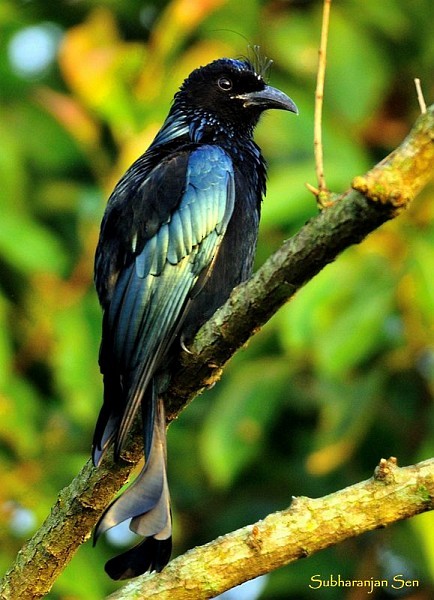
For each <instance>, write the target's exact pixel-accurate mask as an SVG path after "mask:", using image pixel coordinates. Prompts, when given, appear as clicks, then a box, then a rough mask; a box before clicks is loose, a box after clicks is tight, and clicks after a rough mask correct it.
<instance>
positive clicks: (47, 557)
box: [0, 105, 434, 600]
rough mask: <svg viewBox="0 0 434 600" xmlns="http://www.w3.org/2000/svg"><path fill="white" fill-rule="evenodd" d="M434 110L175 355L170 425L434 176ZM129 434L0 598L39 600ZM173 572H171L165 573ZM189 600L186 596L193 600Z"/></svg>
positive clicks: (59, 514) (46, 527) (97, 504)
mask: <svg viewBox="0 0 434 600" xmlns="http://www.w3.org/2000/svg"><path fill="white" fill-rule="evenodd" d="M433 141H434V105H433V106H431V107H430V108H429V109H428V110H427V112H426V113H425V114H423V115H421V116H420V117H419V119H418V120H417V122H416V124H415V126H414V127H413V129H412V131H411V133H410V134H409V136H408V137H407V138H406V139H405V140H404V141H403V143H402V144H401V145H400V146H399V147H398V148H397V149H396V150H395V151H394V152H392V154H390V155H389V156H388V157H387V158H386V159H384V160H383V161H382V162H381V163H379V164H378V165H377V166H376V167H374V168H373V169H372V170H371V171H369V173H367V174H366V175H364V176H362V177H357V178H356V179H355V180H354V182H353V187H352V188H351V189H349V190H347V191H346V192H345V193H344V194H342V195H340V196H339V197H338V198H337V199H336V201H335V202H334V204H333V205H332V206H331V207H330V208H327V209H326V210H323V211H322V212H321V213H320V214H319V215H318V216H317V217H315V218H313V219H311V220H310V221H309V222H308V223H307V224H306V225H305V226H304V227H303V228H302V229H301V230H300V231H299V233H298V234H297V235H295V236H294V237H293V238H291V239H290V240H288V241H287V242H285V243H284V244H283V245H282V247H281V248H280V249H279V250H278V251H277V252H276V253H275V254H274V255H273V256H271V257H270V258H269V259H268V261H267V262H266V263H265V264H264V265H263V267H262V268H261V269H259V270H258V271H257V272H256V273H255V275H254V276H253V277H252V278H251V279H250V280H249V281H248V282H247V283H245V284H243V285H241V286H239V287H238V288H236V290H234V292H233V293H232V295H231V297H230V298H229V300H228V302H227V303H226V304H225V305H224V306H223V307H222V308H221V309H219V310H218V311H217V312H216V313H215V315H214V316H213V317H212V318H211V319H210V321H208V322H207V323H206V324H205V325H204V326H203V327H202V328H201V329H200V331H199V332H198V334H197V335H196V337H195V339H194V341H193V343H192V345H191V348H190V350H191V354H189V353H186V352H182V353H181V354H180V356H179V361H178V364H177V365H176V367H175V370H174V373H173V378H172V381H171V386H170V389H169V391H168V393H167V397H166V403H167V409H168V410H167V412H168V418H169V420H172V419H174V418H175V417H176V416H177V415H178V414H179V412H180V411H181V410H182V409H183V408H184V407H185V405H186V404H188V402H190V401H191V399H192V398H193V397H194V396H196V395H197V394H198V393H200V392H201V391H202V390H203V389H205V388H206V387H208V386H209V385H210V384H212V383H213V382H214V381H216V380H217V379H218V378H219V377H220V374H221V370H222V368H223V366H224V364H225V363H226V362H227V361H228V360H229V358H230V357H231V356H232V355H233V354H234V352H235V351H236V350H237V349H238V348H239V347H241V346H242V345H243V344H245V342H246V341H247V340H248V339H249V337H251V336H252V335H253V334H254V333H255V332H256V331H257V330H258V329H259V328H260V327H261V326H262V325H263V324H264V323H265V322H266V321H267V320H268V319H269V318H270V317H271V316H272V315H273V314H274V313H275V312H276V311H277V310H278V309H279V307H280V306H281V305H282V304H284V303H285V302H286V301H287V300H288V299H289V298H290V297H291V296H292V295H293V294H294V293H295V292H296V291H297V290H298V289H299V288H300V287H301V286H303V285H304V284H305V283H306V282H307V281H309V280H310V279H311V278H312V277H314V276H315V275H316V274H317V273H318V272H319V271H320V270H321V269H323V268H324V267H325V266H326V265H327V264H328V263H330V262H331V261H333V260H334V259H335V258H336V257H337V256H338V255H339V254H340V253H341V252H342V251H343V250H345V248H347V247H349V246H350V245H352V244H355V243H359V242H360V241H361V240H362V239H363V238H364V237H366V236H367V235H368V234H369V233H370V232H372V231H374V230H375V229H376V228H377V227H379V226H380V225H381V224H382V223H384V222H385V221H387V220H389V219H392V218H393V217H395V216H396V215H397V214H399V213H400V212H401V210H403V209H405V208H406V207H407V206H408V204H409V203H410V202H411V201H412V199H413V198H414V197H415V196H416V195H417V194H418V193H419V191H420V190H421V189H422V188H423V187H424V186H425V185H426V184H427V183H428V182H429V181H430V180H431V179H432V177H433V173H434V144H433ZM141 452H142V451H141V443H140V436H139V435H137V434H136V435H134V434H133V435H132V436H131V437H130V440H129V444H128V447H127V449H126V451H125V453H124V455H123V458H124V461H122V463H121V464H114V463H113V460H112V458H111V456H110V453H109V455H108V456H107V457H106V459H105V460H104V461H103V464H102V466H101V467H100V468H99V469H94V468H93V467H92V465H91V464H90V462H88V463H87V464H86V465H85V466H84V467H83V469H82V470H81V472H80V473H79V474H78V476H77V477H76V478H75V479H74V481H73V482H72V483H71V484H70V485H69V486H68V487H67V488H65V489H64V490H62V492H61V493H60V495H59V498H58V500H57V502H56V504H55V506H54V507H53V509H52V511H51V514H50V515H49V516H48V518H47V519H46V521H45V522H44V524H43V525H42V526H41V528H40V529H39V531H37V532H36V534H35V535H34V536H33V538H32V539H31V540H29V541H28V542H27V543H26V544H25V545H24V547H23V548H22V549H21V551H20V552H19V554H18V556H17V560H16V563H15V564H14V565H13V567H12V568H11V569H10V571H9V572H8V573H7V574H6V575H5V577H4V578H3V580H2V582H1V583H0V598H1V599H7V600H15V599H17V600H18V599H20V600H23V599H26V598H32V599H37V598H41V597H43V596H44V595H45V594H47V593H48V591H49V590H50V589H51V586H52V585H53V583H54V581H55V579H56V578H57V576H58V575H59V574H60V572H61V571H62V569H63V568H64V567H65V565H66V564H67V563H68V561H69V560H70V559H71V558H72V556H73V554H74V552H75V551H76V550H77V548H78V547H79V545H80V544H81V543H82V542H83V541H85V540H86V539H88V538H89V536H90V532H91V530H92V528H93V526H94V524H95V522H96V521H97V519H98V517H99V515H100V514H101V513H102V511H103V509H104V508H105V507H106V506H107V504H108V503H109V501H110V500H111V498H112V497H113V495H114V494H115V493H116V492H117V491H118V490H119V489H120V487H121V486H122V485H123V484H124V483H125V481H126V480H127V478H128V476H129V473H130V471H131V469H132V468H133V466H134V465H135V464H136V463H137V462H138V460H139V459H140V455H141ZM168 572H169V573H173V571H168ZM190 597H191V596H190Z"/></svg>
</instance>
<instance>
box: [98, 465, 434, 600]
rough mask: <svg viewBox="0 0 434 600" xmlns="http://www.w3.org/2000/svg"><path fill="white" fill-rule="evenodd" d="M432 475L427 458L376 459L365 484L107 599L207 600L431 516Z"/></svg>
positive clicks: (301, 503)
mask: <svg viewBox="0 0 434 600" xmlns="http://www.w3.org/2000/svg"><path fill="white" fill-rule="evenodd" d="M433 474H434V459H431V460H427V461H425V462H423V463H419V464H417V465H415V466H412V467H405V468H402V469H400V468H398V467H397V465H396V459H395V458H390V459H389V460H384V459H382V460H381V461H380V463H379V465H378V467H377V468H376V470H375V473H374V476H373V477H372V478H371V479H368V480H367V481H362V482H361V483H357V484H356V485H353V486H351V487H347V488H345V489H344V490H341V491H339V492H335V493H334V494H330V495H329V496H325V497H324V498H317V499H312V498H306V497H298V498H294V500H293V501H292V504H291V506H290V507H289V508H288V509H286V510H282V511H279V512H276V513H273V514H271V515H268V516H267V517H266V518H265V519H264V520H261V521H258V522H257V523H255V524H253V525H247V526H246V527H243V528H242V529H238V530H237V531H233V532H232V533H229V534H227V535H224V536H222V537H219V538H218V539H216V540H214V541H213V542H210V543H209V544H206V545H205V546H200V547H197V548H194V549H193V550H190V551H189V552H187V553H186V554H184V555H182V556H179V557H178V558H176V559H175V560H173V561H172V562H171V563H169V565H168V566H167V567H166V568H165V569H164V571H162V572H161V573H152V574H148V575H144V576H142V577H139V578H137V579H134V580H131V581H130V582H129V583H128V584H126V585H125V586H124V587H123V588H122V589H120V590H118V591H117V592H115V593H114V594H111V595H110V596H109V599H110V600H127V599H128V600H133V599H135V598H137V599H139V598H153V599H154V600H205V599H206V598H213V597H214V596H216V595H217V594H221V593H222V592H224V591H225V590H228V589H230V588H232V587H234V586H236V585H239V584H240V583H243V582H244V581H247V580H249V579H253V578H254V577H258V576H259V575H263V574H264V573H268V572H269V571H271V570H273V569H276V568H277V567H281V566H282V565H286V564H289V563H291V562H294V561H296V560H299V559H300V558H306V557H308V556H310V555H311V554H314V553H315V552H318V550H323V549H324V548H328V547H329V546H332V545H335V544H338V543H339V542H342V541H344V540H346V539H348V538H351V537H354V536H357V535H360V534H362V533H365V532H367V531H372V530H373V529H378V528H379V527H386V526H387V525H389V524H390V523H394V522H396V521H399V520H402V519H406V518H409V517H413V516H414V515H417V514H419V513H421V512H425V511H427V510H431V509H432V508H433V507H434V478H433ZM309 583H310V582H309V581H306V589H307V588H308V586H309Z"/></svg>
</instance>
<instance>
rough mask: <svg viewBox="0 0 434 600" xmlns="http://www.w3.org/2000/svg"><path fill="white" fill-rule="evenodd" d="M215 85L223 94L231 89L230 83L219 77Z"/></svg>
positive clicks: (225, 78) (226, 79) (228, 80)
mask: <svg viewBox="0 0 434 600" xmlns="http://www.w3.org/2000/svg"><path fill="white" fill-rule="evenodd" d="M217 83H218V86H219V88H220V89H221V90H223V91H225V92H228V91H229V90H231V89H232V81H231V80H230V79H228V78H227V77H220V79H219V80H218V82H217Z"/></svg>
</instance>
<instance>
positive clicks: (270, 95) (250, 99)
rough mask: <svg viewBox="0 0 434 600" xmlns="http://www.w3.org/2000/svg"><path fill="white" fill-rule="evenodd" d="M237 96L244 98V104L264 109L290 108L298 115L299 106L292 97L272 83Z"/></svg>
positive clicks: (240, 98)
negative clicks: (272, 85)
mask: <svg viewBox="0 0 434 600" xmlns="http://www.w3.org/2000/svg"><path fill="white" fill-rule="evenodd" d="M235 97H236V98H238V99H239V100H244V106H256V107H257V108H260V109H262V110H267V109H268V108H279V109H281V110H289V111H290V112H293V113H295V114H296V115H298V108H297V106H296V105H295V103H294V102H293V101H292V100H291V98H290V97H289V96H287V95H286V94H284V93H283V92H281V91H280V90H278V89H276V88H274V87H271V86H270V85H266V86H265V88H264V89H263V90H261V91H259V92H248V93H246V94H239V95H238V96H235Z"/></svg>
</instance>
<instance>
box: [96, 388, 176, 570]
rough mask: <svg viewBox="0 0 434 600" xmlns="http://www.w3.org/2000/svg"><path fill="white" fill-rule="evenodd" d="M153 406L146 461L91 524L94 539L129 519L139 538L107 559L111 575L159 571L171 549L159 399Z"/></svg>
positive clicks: (164, 426) (164, 440) (161, 415)
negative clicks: (122, 550) (153, 411)
mask: <svg viewBox="0 0 434 600" xmlns="http://www.w3.org/2000/svg"><path fill="white" fill-rule="evenodd" d="M156 402H157V406H156V410H155V417H154V426H153V434H152V444H151V448H150V452H149V455H148V456H147V457H146V463H145V465H144V467H143V469H142V470H141V472H140V474H139V475H138V476H137V478H136V480H135V481H134V483H133V484H132V485H131V486H130V487H129V488H128V489H127V490H126V491H125V492H124V493H123V494H122V495H121V496H120V497H119V498H117V499H116V500H115V501H114V502H113V503H112V504H111V505H110V506H109V507H108V508H107V509H106V511H105V512H104V513H103V515H102V517H101V518H100V520H99V521H98V524H97V526H96V528H95V534H94V539H95V541H96V540H97V539H98V538H99V536H100V535H101V534H103V533H104V532H105V531H107V530H108V529H110V528H111V527H114V526H115V525H118V524H119V523H122V522H123V521H126V520H127V519H131V523H130V529H131V530H132V531H134V532H135V533H138V534H139V535H141V536H144V537H145V538H146V539H144V540H143V541H142V542H140V543H139V544H138V545H137V546H134V547H133V548H131V549H130V550H128V551H127V552H125V553H123V554H120V555H119V556H116V557H114V558H112V559H111V560H109V561H108V562H107V564H106V566H105V569H106V571H107V573H108V574H109V575H110V577H111V578H112V579H128V578H129V577H136V576H137V575H141V574H142V573H145V572H146V571H148V570H150V571H161V570H162V569H163V568H164V567H165V566H166V564H167V563H168V562H169V559H170V554H171V550H172V518H171V513H170V496H169V488H168V484H167V474H166V454H167V452H166V417H165V412H164V404H163V401H162V400H160V399H158V400H157V401H156Z"/></svg>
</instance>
